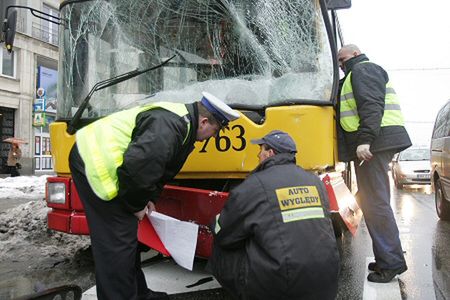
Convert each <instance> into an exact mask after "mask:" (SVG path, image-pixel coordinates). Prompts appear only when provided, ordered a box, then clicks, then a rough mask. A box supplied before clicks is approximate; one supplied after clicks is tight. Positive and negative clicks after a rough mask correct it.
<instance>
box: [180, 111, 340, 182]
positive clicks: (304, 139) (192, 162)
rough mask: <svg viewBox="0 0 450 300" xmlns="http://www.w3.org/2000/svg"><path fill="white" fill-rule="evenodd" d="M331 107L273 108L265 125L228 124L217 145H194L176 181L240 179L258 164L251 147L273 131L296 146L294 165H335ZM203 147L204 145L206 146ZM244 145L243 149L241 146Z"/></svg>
mask: <svg viewBox="0 0 450 300" xmlns="http://www.w3.org/2000/svg"><path fill="white" fill-rule="evenodd" d="M334 127H335V124H334V110H333V108H332V107H319V106H312V105H302V106H300V105H298V106H283V107H273V108H268V109H267V110H266V120H265V122H264V124H262V125H257V124H255V123H253V122H252V121H251V120H250V119H248V118H247V117H245V116H243V115H242V117H241V118H240V119H238V120H236V121H234V122H232V123H230V125H229V128H230V130H227V131H226V132H224V133H221V134H220V135H221V138H220V139H219V142H216V140H215V139H210V140H209V142H208V143H207V144H206V142H202V143H197V144H196V149H195V150H194V151H193V153H192V154H191V156H190V157H189V159H188V161H187V162H186V164H185V165H184V167H183V169H182V170H181V173H180V174H179V175H178V178H242V177H245V176H246V174H247V173H248V172H250V171H251V170H253V169H254V168H255V167H256V166H257V164H258V158H257V154H258V152H259V146H258V145H253V144H251V143H250V140H251V139H254V138H260V137H262V136H264V135H265V134H267V133H268V132H270V131H271V130H274V129H279V130H283V131H286V132H288V133H289V134H290V135H291V136H292V137H293V138H294V140H295V142H296V144H297V150H298V154H297V163H298V164H299V165H300V166H302V167H303V168H305V169H307V170H321V169H324V168H326V167H329V166H333V165H334V154H335V153H334V148H335V130H334ZM205 144H206V145H205ZM243 145H244V146H243Z"/></svg>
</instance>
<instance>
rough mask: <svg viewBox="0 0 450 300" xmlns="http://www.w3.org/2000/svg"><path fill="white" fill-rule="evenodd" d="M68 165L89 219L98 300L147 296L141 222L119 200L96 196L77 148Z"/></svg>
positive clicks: (72, 153)
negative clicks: (142, 257)
mask: <svg viewBox="0 0 450 300" xmlns="http://www.w3.org/2000/svg"><path fill="white" fill-rule="evenodd" d="M69 164H70V170H71V172H72V179H73V180H74V182H75V186H76V187H77V191H78V194H79V196H80V199H81V201H82V202H83V205H84V209H85V212H86V217H87V220H88V225H89V232H90V237H91V246H92V253H93V256H94V262H95V279H96V285H97V298H98V299H99V300H102V299H111V300H112V299H114V300H116V299H123V300H130V299H138V297H139V296H144V295H145V294H146V293H147V291H148V288H147V284H146V282H145V277H144V273H143V272H142V269H141V262H140V252H139V251H138V241H137V226H138V219H137V218H136V216H135V215H134V214H133V213H131V212H129V211H127V210H126V209H125V208H124V206H123V205H122V204H121V203H120V199H112V200H111V201H104V200H102V199H100V198H99V197H97V196H96V195H95V193H94V192H93V190H92V189H91V187H90V185H89V182H88V181H87V178H86V175H85V172H84V163H83V161H82V159H81V157H80V155H79V153H78V149H77V148H76V145H75V146H74V147H73V148H72V151H71V153H70V156H69Z"/></svg>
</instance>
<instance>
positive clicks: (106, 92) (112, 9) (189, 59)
mask: <svg viewBox="0 0 450 300" xmlns="http://www.w3.org/2000/svg"><path fill="white" fill-rule="evenodd" d="M61 17H62V18H63V23H64V25H63V26H61V28H60V41H61V43H60V48H59V49H60V67H59V70H60V72H59V76H60V77H59V80H58V95H61V96H60V99H59V101H58V118H71V117H72V116H73V115H74V114H75V111H76V110H77V108H78V106H79V105H80V103H81V102H82V101H83V99H84V98H85V97H86V95H87V94H88V93H89V91H90V90H91V88H92V87H93V86H94V85H95V84H96V83H97V82H99V81H101V80H105V79H109V78H111V77H114V76H118V75H120V74H123V73H126V72H129V71H132V70H135V69H138V68H139V69H145V68H148V67H151V66H153V65H157V64H160V63H161V62H163V61H164V60H166V59H168V58H169V57H171V56H173V55H175V58H174V59H173V60H171V61H170V62H169V63H168V64H167V65H165V66H163V67H161V68H159V69H156V70H154V71H150V72H148V73H145V74H142V75H139V76H137V77H135V78H133V79H130V80H128V81H125V82H122V83H119V84H117V85H114V86H111V87H108V88H106V89H103V90H101V91H98V92H96V93H94V94H93V96H92V98H91V100H90V106H88V109H87V110H86V112H85V113H84V114H83V118H93V117H99V116H104V115H107V114H110V113H112V112H115V111H119V110H122V109H126V108H130V107H133V106H136V105H140V104H144V103H149V102H156V101H171V102H183V103H187V102H193V101H198V100H200V99H201V97H202V96H201V92H202V91H207V92H210V93H212V94H214V95H216V96H217V97H219V98H221V99H223V100H224V101H225V102H227V103H228V104H230V105H231V106H233V105H234V106H236V107H249V108H258V107H262V106H270V105H276V104H279V103H282V102H283V101H291V102H293V103H295V102H296V101H301V100H327V101H331V99H330V98H331V89H332V78H333V76H332V72H333V66H332V58H331V50H330V47H329V41H328V37H327V35H326V30H325V26H324V22H323V19H322V14H321V11H320V6H319V2H318V1H317V0H316V1H314V0H291V1H282V0H271V1H267V0H216V1H213V0H136V1H132V0H129V1H123V0H110V1H104V0H102V1H100V0H99V1H95V0H94V1H84V2H80V3H70V4H67V5H65V6H64V7H63V8H62V10H61Z"/></svg>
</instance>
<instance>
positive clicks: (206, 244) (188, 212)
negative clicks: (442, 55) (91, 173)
mask: <svg viewBox="0 0 450 300" xmlns="http://www.w3.org/2000/svg"><path fill="white" fill-rule="evenodd" d="M48 181H49V182H64V183H65V184H66V188H67V190H68V192H67V193H66V194H67V196H66V197H67V200H66V203H64V204H55V203H49V202H48V200H47V205H48V206H49V207H51V208H52V210H51V211H49V212H48V214H47V225H48V228H49V229H53V230H57V231H62V232H65V233H70V234H78V235H87V234H89V227H88V224H87V219H86V215H85V214H84V211H83V207H82V204H81V201H80V199H79V197H78V193H77V192H76V189H75V186H74V185H73V183H72V181H71V180H70V178H62V177H52V178H49V180H48ZM46 198H47V199H48V197H46ZM227 198H228V193H221V192H215V191H209V190H201V189H194V188H185V187H177V186H170V185H166V186H165V187H164V191H163V192H162V194H161V197H160V199H159V200H158V202H157V204H156V209H157V211H158V212H161V213H163V214H166V215H169V216H171V217H174V218H176V219H179V220H182V221H189V222H195V223H196V224H199V225H200V229H199V234H198V240H197V250H196V255H197V256H199V257H209V256H210V254H211V249H212V238H211V232H210V231H209V228H208V225H210V222H212V221H213V220H214V217H215V216H216V215H217V214H218V213H219V212H220V211H221V210H222V207H223V205H224V204H225V201H226V200H227ZM140 232H141V230H140Z"/></svg>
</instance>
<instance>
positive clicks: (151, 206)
mask: <svg viewBox="0 0 450 300" xmlns="http://www.w3.org/2000/svg"><path fill="white" fill-rule="evenodd" d="M147 208H148V213H149V214H151V213H152V211H156V208H155V203H153V202H152V201H148V204H147Z"/></svg>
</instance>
